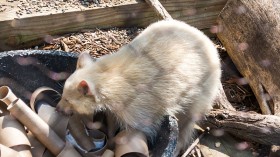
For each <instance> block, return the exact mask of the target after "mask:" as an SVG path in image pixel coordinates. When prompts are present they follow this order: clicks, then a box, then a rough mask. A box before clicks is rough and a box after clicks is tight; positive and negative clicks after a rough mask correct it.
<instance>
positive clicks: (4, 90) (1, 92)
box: [0, 86, 10, 99]
mask: <svg viewBox="0 0 280 157" xmlns="http://www.w3.org/2000/svg"><path fill="white" fill-rule="evenodd" d="M9 90H10V89H9V87H7V86H2V87H0V99H4V98H5V97H6V96H7V95H8V93H9Z"/></svg>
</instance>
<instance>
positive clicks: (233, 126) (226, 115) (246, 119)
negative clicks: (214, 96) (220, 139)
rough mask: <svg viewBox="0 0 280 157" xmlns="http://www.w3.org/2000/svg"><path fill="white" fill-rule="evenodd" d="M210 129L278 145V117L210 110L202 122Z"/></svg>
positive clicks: (279, 126) (279, 121) (279, 119)
mask: <svg viewBox="0 0 280 157" xmlns="http://www.w3.org/2000/svg"><path fill="white" fill-rule="evenodd" d="M202 123H203V125H204V126H208V127H210V128H211V129H213V128H214V129H222V130H224V131H226V132H229V133H232V134H233V135H235V136H237V137H240V138H242V139H247V140H249V141H255V142H258V143H261V144H267V145H273V144H275V145H279V144H280V140H279V139H280V117H279V116H275V115H262V114H257V113H244V112H240V111H230V110H212V111H211V112H210V113H209V114H208V115H207V116H206V119H205V120H203V121H202Z"/></svg>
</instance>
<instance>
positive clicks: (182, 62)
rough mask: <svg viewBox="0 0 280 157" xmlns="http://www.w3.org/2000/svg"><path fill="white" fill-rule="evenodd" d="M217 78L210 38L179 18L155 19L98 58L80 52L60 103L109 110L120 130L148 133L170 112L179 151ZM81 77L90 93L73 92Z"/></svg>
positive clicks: (213, 92)
mask: <svg viewBox="0 0 280 157" xmlns="http://www.w3.org/2000/svg"><path fill="white" fill-rule="evenodd" d="M220 76H221V70H220V60H219V56H218V53H217V50H216V48H215V47H214V45H213V43H212V42H211V41H210V40H209V38H208V37H206V36H205V35H204V34H203V33H202V32H200V31H199V30H198V29H196V28H194V27H191V26H189V25H187V24H185V23H183V22H179V21H176V20H169V21H159V22H156V23H154V24H152V25H150V26H149V27H147V28H146V29H145V30H144V31H143V32H142V33H141V34H140V35H138V36H137V37H136V38H135V39H134V40H133V41H132V42H131V43H129V44H128V45H126V46H123V47H122V48H121V49H120V50H119V51H118V52H117V53H115V54H112V55H106V56H103V57H101V58H100V59H98V60H97V61H96V62H94V61H92V60H91V59H90V57H89V55H87V54H82V55H81V56H80V57H79V60H78V64H77V70H76V71H75V72H74V73H73V74H72V75H71V76H70V77H69V78H68V79H67V81H66V83H65V86H64V91H63V95H62V100H61V101H60V103H59V105H58V106H59V107H60V108H63V109H64V110H66V111H68V110H74V111H76V112H78V113H80V114H90V113H92V112H94V111H96V110H102V109H106V110H109V111H110V112H111V113H113V114H114V116H115V117H116V118H117V120H118V122H119V123H120V125H121V126H122V127H123V128H124V129H137V130H140V131H143V132H144V133H145V134H146V135H147V136H150V137H154V136H155V135H156V132H157V129H158V127H159V125H160V123H161V120H162V118H163V116H164V115H174V116H176V117H177V118H178V123H179V131H180V137H179V143H178V145H177V152H176V154H178V153H179V151H180V150H183V149H185V147H186V144H187V143H188V142H190V137H191V135H192V123H193V122H194V121H195V120H196V119H197V117H199V116H201V115H203V114H204V113H205V112H206V111H208V110H209V109H210V108H211V105H212V101H213V99H214V97H215V95H216V94H217V91H218V84H219V81H220ZM82 80H84V81H86V82H87V83H88V86H89V89H90V94H89V95H85V96H84V95H82V94H81V93H80V92H79V91H78V90H77V86H78V85H79V83H80V82H81V81H82Z"/></svg>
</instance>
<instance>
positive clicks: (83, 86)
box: [78, 80, 92, 96]
mask: <svg viewBox="0 0 280 157" xmlns="http://www.w3.org/2000/svg"><path fill="white" fill-rule="evenodd" d="M78 91H79V92H80V93H81V94H82V95H84V96H86V95H92V92H91V89H90V87H89V85H88V83H87V81H85V80H82V81H81V82H80V83H79V84H78Z"/></svg>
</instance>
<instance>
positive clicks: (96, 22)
mask: <svg viewBox="0 0 280 157" xmlns="http://www.w3.org/2000/svg"><path fill="white" fill-rule="evenodd" d="M226 2H227V0H162V1H161V3H162V5H163V6H164V7H165V8H166V10H167V11H168V12H169V13H170V14H171V16H172V17H174V19H178V20H182V21H185V22H187V23H188V24H190V25H193V26H195V27H197V28H199V29H201V30H205V32H209V28H210V27H211V26H212V25H216V18H217V16H218V14H219V12H220V11H221V10H222V8H223V7H224V5H225V3H226ZM29 16H30V15H28V16H27V15H25V16H23V17H20V18H18V17H16V15H14V17H13V15H12V13H11V14H10V15H9V16H5V18H0V28H1V29H0V51H3V50H12V49H21V48H28V47H31V46H34V45H38V44H40V43H42V42H43V41H44V40H48V39H49V38H51V36H55V35H60V34H66V33H71V32H77V31H81V30H83V29H92V28H96V27H98V28H109V27H131V26H137V27H146V26H148V25H149V24H150V23H152V22H155V21H157V20H158V18H157V15H156V13H155V12H154V11H153V10H152V9H151V8H150V7H149V6H148V4H146V3H145V2H144V1H137V2H136V1H135V2H133V3H131V4H127V5H120V6H116V7H106V8H100V9H89V10H84V11H71V12H66V13H56V14H51V15H42V14H36V16H34V15H33V16H31V17H29Z"/></svg>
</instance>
